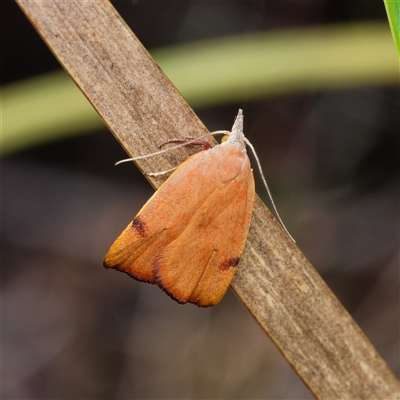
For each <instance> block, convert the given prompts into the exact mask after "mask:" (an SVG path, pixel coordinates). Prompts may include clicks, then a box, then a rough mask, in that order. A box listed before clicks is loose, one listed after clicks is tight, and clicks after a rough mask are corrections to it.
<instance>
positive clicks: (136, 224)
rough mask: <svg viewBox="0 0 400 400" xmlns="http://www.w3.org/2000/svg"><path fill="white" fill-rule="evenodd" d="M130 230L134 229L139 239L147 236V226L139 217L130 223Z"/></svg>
mask: <svg viewBox="0 0 400 400" xmlns="http://www.w3.org/2000/svg"><path fill="white" fill-rule="evenodd" d="M132 228H134V229H136V232H137V233H138V234H139V236H140V237H145V236H147V225H146V223H145V222H144V221H142V220H141V219H140V217H135V218H134V219H133V221H132Z"/></svg>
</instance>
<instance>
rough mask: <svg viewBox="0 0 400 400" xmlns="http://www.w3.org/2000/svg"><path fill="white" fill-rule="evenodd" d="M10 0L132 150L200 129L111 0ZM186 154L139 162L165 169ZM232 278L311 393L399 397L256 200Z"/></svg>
mask: <svg viewBox="0 0 400 400" xmlns="http://www.w3.org/2000/svg"><path fill="white" fill-rule="evenodd" d="M17 2H18V4H19V5H20V7H21V8H22V10H23V11H24V12H25V14H26V16H27V17H28V18H29V19H30V21H31V22H32V24H33V25H34V26H35V28H36V29H37V31H38V32H39V34H40V35H41V36H42V38H43V39H44V41H45V42H46V43H47V45H48V46H49V47H50V49H51V50H52V52H53V53H54V55H55V56H56V57H57V58H58V60H59V61H60V63H61V64H62V65H63V67H64V68H65V69H66V71H67V72H68V73H69V74H70V75H71V77H72V78H73V79H74V81H75V82H76V84H77V86H78V87H79V88H80V89H81V90H82V91H83V93H84V94H85V95H86V97H87V98H88V100H89V101H90V102H91V104H92V105H93V107H94V108H95V109H96V110H97V112H98V113H99V114H100V116H101V117H102V118H103V120H104V122H105V123H106V125H107V126H108V127H109V129H110V130H111V132H112V133H113V134H114V135H115V137H116V138H117V140H118V141H119V142H120V143H121V145H122V146H123V147H124V148H125V150H126V151H127V152H128V153H129V154H130V155H132V156H138V155H143V154H148V153H152V152H154V151H157V146H158V145H159V144H160V143H163V142H165V141H167V140H168V139H170V138H173V137H185V136H186V137H187V136H190V137H197V136H201V135H204V134H206V133H207V130H206V128H205V127H204V125H203V124H202V123H201V121H200V120H199V119H198V118H197V116H196V115H195V114H194V112H193V111H192V110H191V108H190V107H189V106H188V105H187V104H186V102H185V101H184V99H183V98H182V97H181V96H180V94H179V93H178V92H177V90H176V89H175V88H174V87H173V85H172V84H171V83H170V81H169V80H168V79H167V78H166V77H165V75H164V74H163V73H162V71H161V70H160V69H159V67H158V66H157V65H156V64H155V63H154V61H153V60H152V59H151V57H150V56H149V54H148V53H147V51H146V50H145V49H144V48H143V46H142V45H141V44H140V42H139V41H138V39H137V38H136V37H135V35H134V34H133V33H132V32H131V30H130V29H129V27H127V26H126V24H125V23H124V21H123V20H122V19H121V18H120V16H119V15H118V13H117V12H116V11H115V9H114V8H113V7H112V5H111V4H110V3H109V2H107V1H83V2H52V1H32V0H31V1H28V0H18V1H17ZM233 117H234V116H232V121H233ZM226 128H227V129H229V128H230V127H226ZM210 140H211V141H212V139H210ZM190 152H191V149H187V148H180V149H178V150H175V151H173V152H171V153H168V154H164V155H163V156H162V157H151V158H148V159H145V160H139V161H138V162H137V164H138V166H139V168H140V169H141V170H142V171H143V172H154V171H160V170H166V169H168V168H171V167H173V166H176V164H177V163H179V161H181V160H182V159H184V158H185V157H186V156H187V155H188V154H190ZM163 180H165V177H163V176H158V177H156V178H151V183H152V185H153V186H154V187H158V186H160V184H161V183H162V181H163ZM232 286H233V288H234V290H235V291H236V293H237V294H238V296H239V297H240V299H241V300H242V301H243V302H244V304H245V305H246V306H247V308H248V309H249V311H250V312H251V313H252V314H253V316H254V317H255V318H256V320H257V321H258V322H259V324H260V325H261V326H262V328H263V329H264V330H265V332H266V333H267V334H268V335H269V336H270V338H271V339H272V340H273V341H274V342H275V344H276V345H277V346H278V348H279V349H280V351H281V352H282V353H283V355H284V357H285V358H286V360H287V361H288V362H289V363H290V364H291V365H292V366H293V368H294V369H295V371H296V372H297V373H298V375H299V376H300V377H301V379H302V380H303V381H304V382H305V383H306V385H307V386H308V387H309V388H310V390H311V391H312V393H313V394H314V395H315V396H316V397H317V398H320V399H398V398H399V396H400V395H399V382H398V381H397V379H396V378H395V376H394V375H393V374H392V372H391V371H390V369H389V368H388V367H387V365H386V364H385V362H384V361H383V360H382V358H381V357H380V356H379V354H377V352H376V350H375V349H374V347H373V346H372V345H371V343H370V342H369V341H368V339H367V338H366V337H365V336H364V334H363V333H362V332H361V330H360V328H359V327H358V326H357V324H356V323H355V322H354V321H353V319H352V318H351V317H350V316H349V314H348V313H347V311H346V310H345V309H344V308H343V306H342V305H341V304H340V303H339V301H338V300H337V299H336V298H335V296H334V295H333V294H332V292H331V291H330V289H329V288H328V287H327V286H326V284H325V283H324V282H323V281H322V279H321V278H320V276H319V275H318V274H317V273H316V271H315V270H314V269H313V267H312V266H311V265H310V264H309V262H308V261H307V259H306V258H305V257H304V255H303V254H302V253H301V251H300V250H299V249H298V248H297V247H296V245H295V244H294V243H293V242H292V241H291V240H290V239H289V238H288V237H287V235H286V234H285V233H284V232H283V230H282V228H281V227H280V225H279V224H278V223H277V222H276V221H275V219H274V218H273V217H272V215H271V213H270V212H269V211H268V209H267V208H266V207H265V205H264V204H263V203H262V202H261V200H260V199H258V198H257V199H256V202H255V208H254V213H253V219H252V224H251V228H250V234H249V237H248V241H247V244H246V248H245V251H244V254H243V257H242V259H241V262H240V264H239V267H238V271H237V274H236V276H235V278H234V281H233V284H232Z"/></svg>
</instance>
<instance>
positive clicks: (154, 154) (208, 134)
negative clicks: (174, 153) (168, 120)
mask: <svg viewBox="0 0 400 400" xmlns="http://www.w3.org/2000/svg"><path fill="white" fill-rule="evenodd" d="M219 133H230V132H229V131H216V132H211V133H207V134H205V135H202V136H200V137H198V138H193V140H189V141H188V142H186V143H181V144H177V145H176V146H172V147H168V148H167V149H164V150H159V151H156V152H154V153H150V154H145V155H143V156H137V157H131V158H124V159H123V160H119V161H117V162H116V163H115V165H119V164H122V163H125V162H129V161H136V160H142V159H143V158H147V157H152V156H158V155H159V154H164V153H166V152H168V151H171V150H175V149H178V148H180V147H183V146H187V145H188V144H191V143H194V142H196V141H197V140H199V139H203V138H205V137H207V136H210V135H214V134H219Z"/></svg>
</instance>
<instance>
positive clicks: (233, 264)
mask: <svg viewBox="0 0 400 400" xmlns="http://www.w3.org/2000/svg"><path fill="white" fill-rule="evenodd" d="M238 264H239V257H233V258H230V259H229V260H226V261H224V262H223V263H222V264H220V265H219V267H218V268H219V269H220V270H222V271H226V270H228V269H229V268H232V267H237V265H238Z"/></svg>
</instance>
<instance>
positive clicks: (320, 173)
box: [1, 0, 400, 399]
mask: <svg viewBox="0 0 400 400" xmlns="http://www.w3.org/2000/svg"><path fill="white" fill-rule="evenodd" d="M112 3H113V4H114V6H115V7H116V9H117V10H118V11H119V12H120V13H121V15H122V17H123V18H124V19H125V21H126V22H127V23H128V25H129V26H130V27H131V28H132V30H133V31H134V33H135V34H136V35H137V36H138V38H139V39H140V40H141V41H142V43H143V44H144V45H145V46H146V47H147V48H149V49H152V48H158V47H162V46H166V45H174V44H178V43H183V42H187V43H189V42H191V41H196V40H200V39H208V38H212V37H219V36H225V35H229V34H240V33H245V32H256V31H268V30H271V31H274V30H279V29H284V28H292V27H293V28H300V27H304V28H307V27H310V26H320V25H329V24H332V23H336V22H343V23H346V22H355V21H382V22H385V21H386V15H385V10H384V6H383V2H374V1H361V0H353V1H338V0H330V1H329V0H327V1H317V0H315V1H235V0H234V1H230V2H222V1H220V2H218V1H210V2H200V1H188V2H179V1H163V2H161V1H157V2H156V1H154V2H153V1H121V0H115V1H113V2H112ZM1 8H2V10H1V14H2V23H1V29H2V35H1V37H2V43H1V54H2V84H3V85H4V84H8V83H12V82H16V81H19V80H21V79H24V78H28V77H32V76H36V75H39V74H43V73H46V72H50V71H54V70H57V69H59V68H60V66H59V64H58V62H57V61H56V59H55V58H54V57H53V55H52V54H51V53H50V51H49V50H48V48H47V47H46V45H45V44H44V43H43V41H42V40H41V39H40V37H39V36H38V35H37V33H36V32H35V30H34V28H33V27H32V26H31V25H30V23H29V22H28V20H27V19H26V18H25V16H24V15H23V14H22V12H21V11H20V9H19V8H18V7H17V5H16V4H15V3H14V2H12V1H11V0H6V1H4V2H2V4H1ZM393 51H395V50H394V49H393ZM372 56H373V55H372ZM399 105H400V102H399V92H398V86H387V87H372V86H371V87H369V86H366V87H360V88H356V89H348V90H336V91H331V92H320V91H318V92H317V91H314V90H313V88H311V87H310V89H309V91H308V92H307V93H303V94H296V95H286V96H277V97H273V98H265V99H260V100H257V101H256V100H254V101H243V102H241V103H238V104H232V105H229V106H220V107H213V108H202V109H199V110H195V111H196V112H198V115H199V116H200V118H201V119H202V120H203V121H204V123H205V125H206V126H207V127H208V128H209V129H210V130H217V129H230V127H231V124H232V121H233V118H234V116H235V115H236V113H237V109H238V108H239V107H241V108H243V109H244V113H245V133H246V136H247V137H248V138H249V140H250V141H252V143H253V145H254V146H255V148H256V149H257V151H258V154H259V157H260V159H261V162H262V165H263V169H264V172H265V174H266V177H267V180H268V182H269V184H270V187H271V190H272V193H273V195H274V198H275V202H276V203H277V206H278V209H279V211H280V214H281V216H282V218H283V220H284V222H285V224H286V225H287V227H288V229H289V231H290V232H291V233H292V234H293V235H294V236H295V238H296V240H297V243H298V246H299V247H300V249H301V250H302V251H303V252H304V254H305V255H306V256H307V258H308V259H309V260H310V261H311V263H312V264H313V265H314V266H315V268H316V269H317V270H318V271H319V273H320V274H321V275H322V277H323V278H324V280H325V281H326V282H327V283H328V285H329V286H330V287H331V288H332V290H333V291H334V293H335V294H336V296H337V297H338V298H339V299H340V301H341V302H342V303H343V304H344V306H345V307H346V308H347V310H348V311H349V312H350V313H351V315H352V316H353V318H354V319H355V320H356V321H357V323H358V324H359V325H360V327H361V328H362V330H363V331H364V332H365V334H366V335H367V336H368V338H369V339H370V341H371V342H372V343H373V344H374V346H375V347H376V348H377V350H378V351H379V353H380V354H381V355H382V356H383V358H384V359H385V360H386V362H387V363H388V364H389V366H390V367H391V368H392V369H393V371H394V372H395V374H397V376H398V375H399V270H398V265H399V259H398V251H399ZM23 117H24V116H23V115H21V118H23ZM124 157H125V153H124V152H123V150H122V149H121V147H120V146H119V144H118V143H117V142H116V140H115V139H114V137H113V136H112V135H111V134H110V133H109V132H108V131H107V130H106V129H105V128H104V129H103V130H100V131H98V132H95V133H93V134H91V135H82V136H76V137H74V138H69V139H65V140H59V141H57V142H52V143H47V144H44V145H41V146H38V147H35V148H30V149H26V150H23V151H19V152H18V153H14V154H10V155H7V156H6V157H4V158H3V159H2V181H3V182H2V223H1V228H2V229H1V234H2V237H1V241H2V242H1V243H2V249H1V254H2V301H3V304H2V381H3V388H2V397H3V398H4V399H138V398H143V399H146V398H148V399H186V398H187V399H190V398H203V399H214V398H224V399H228V398H229V399H230V398H232V399H236V398H243V399H255V398H265V399H310V398H312V395H311V394H310V392H309V391H308V389H307V388H306V387H305V386H304V384H303V383H302V382H301V381H300V380H299V378H298V377H297V376H296V375H295V373H294V372H293V371H292V370H291V368H290V367H289V366H288V365H287V363H286V361H285V360H284V359H283V357H282V356H281V354H280V353H279V352H278V351H277V350H276V348H275V347H274V345H273V344H272V343H271V341H270V340H269V338H268V337H266V336H265V334H264V332H263V331H262V330H261V328H260V327H259V326H258V325H257V323H256V322H255V320H254V319H253V318H252V316H251V315H250V314H249V313H248V311H247V310H246V309H245V308H244V306H243V305H242V304H241V303H240V302H239V300H238V299H237V298H236V297H235V295H234V293H233V292H232V291H231V290H229V292H228V294H227V295H226V297H225V298H224V299H223V301H222V302H221V303H220V304H219V305H217V306H216V307H213V308H207V309H199V308H197V307H195V306H192V305H186V306H179V305H178V304H176V303H175V302H173V301H172V300H171V299H169V298H168V297H167V296H166V295H165V294H164V293H162V291H161V290H159V289H158V288H157V287H154V286H151V285H147V284H143V283H138V282H136V281H134V280H132V279H129V278H128V277H127V276H126V275H124V274H120V273H117V272H115V271H109V270H105V269H104V268H103V267H102V259H103V257H104V255H105V253H106V252H107V250H108V248H109V246H110V245H111V244H112V242H113V240H114V239H115V238H116V237H117V235H118V234H119V233H120V232H121V231H122V229H123V228H124V227H125V226H126V225H127V223H128V222H129V221H130V220H131V219H132V217H133V216H134V215H135V214H136V212H137V211H138V210H139V208H140V207H141V206H142V205H143V204H144V202H145V201H146V200H147V199H148V198H149V197H150V195H151V194H152V192H153V190H152V188H151V187H150V185H149V184H148V183H147V181H146V180H145V179H144V178H143V177H142V176H141V174H140V173H139V171H138V170H137V169H136V168H135V167H134V165H133V164H124V165H122V166H120V167H117V168H116V167H114V166H113V164H114V162H115V161H117V160H119V159H121V158H124ZM258 188H259V190H258V193H259V195H260V196H262V197H264V198H265V193H264V191H263V189H262V188H261V185H258ZM266 203H267V205H268V204H269V203H268V200H267V199H266ZM271 285H273V282H271Z"/></svg>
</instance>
